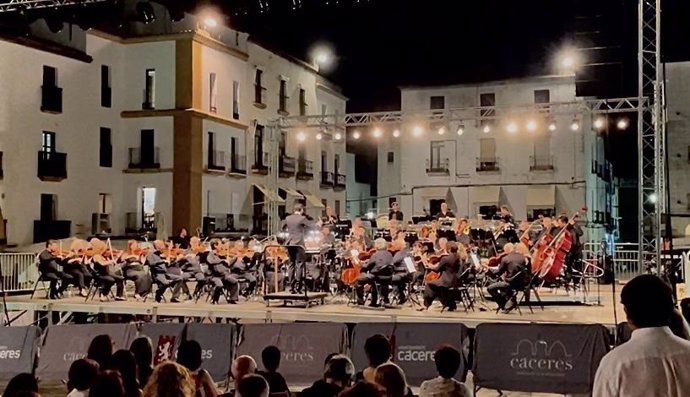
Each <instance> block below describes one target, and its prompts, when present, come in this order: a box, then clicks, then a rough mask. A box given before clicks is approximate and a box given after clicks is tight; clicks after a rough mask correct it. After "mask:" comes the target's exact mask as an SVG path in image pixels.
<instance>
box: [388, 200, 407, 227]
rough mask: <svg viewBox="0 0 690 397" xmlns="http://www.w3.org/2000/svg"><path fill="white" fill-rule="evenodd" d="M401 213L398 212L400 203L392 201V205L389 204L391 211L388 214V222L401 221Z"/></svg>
mask: <svg viewBox="0 0 690 397" xmlns="http://www.w3.org/2000/svg"><path fill="white" fill-rule="evenodd" d="M403 218H404V216H403V213H402V211H400V203H398V202H397V201H394V202H393V204H391V210H390V212H388V220H389V221H390V220H393V219H394V220H396V221H399V222H402V221H403Z"/></svg>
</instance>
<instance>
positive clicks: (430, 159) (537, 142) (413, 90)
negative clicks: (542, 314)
mask: <svg viewBox="0 0 690 397" xmlns="http://www.w3.org/2000/svg"><path fill="white" fill-rule="evenodd" d="M401 91H402V93H401V96H402V112H403V124H402V125H401V126H400V128H399V131H398V135H399V137H397V138H396V137H394V136H391V135H389V136H388V137H386V139H382V140H381V141H380V142H379V144H378V175H379V178H378V196H379V201H378V211H379V212H380V213H381V212H385V211H387V209H388V208H389V207H390V204H391V202H392V201H398V202H400V204H401V209H402V211H403V213H405V214H406V220H408V219H411V218H410V216H412V215H415V214H422V213H423V212H424V211H427V212H429V213H430V214H432V215H433V214H435V213H437V212H438V211H439V209H440V206H441V203H442V202H446V203H448V205H449V207H450V208H451V209H452V210H453V211H454V212H455V214H456V215H457V216H461V217H469V218H473V219H476V216H477V214H482V215H484V216H485V217H490V216H492V215H493V214H494V213H495V212H496V210H497V209H498V207H499V206H501V205H507V206H508V207H509V208H510V210H511V211H512V213H513V214H514V215H515V217H516V218H517V219H535V218H537V217H538V216H539V215H540V214H541V215H547V214H551V215H554V214H555V215H559V214H568V215H569V216H570V215H572V214H573V213H575V212H577V211H580V210H581V209H583V208H585V207H586V208H587V209H588V212H587V214H583V215H582V216H583V219H584V220H585V221H586V222H587V225H588V226H589V228H588V229H589V230H591V231H594V230H598V232H595V233H592V238H594V239H598V238H600V237H599V236H598V235H597V234H601V233H603V232H604V224H605V223H606V219H607V216H608V217H611V213H612V211H613V210H612V204H611V200H610V198H609V200H608V202H609V204H608V207H607V199H606V197H607V194H612V186H613V185H612V182H613V180H612V178H611V167H610V165H609V164H608V163H607V162H606V161H605V159H604V151H603V141H602V138H601V137H600V136H598V134H596V133H595V132H594V131H593V128H592V115H590V114H587V113H586V112H584V113H582V114H562V113H561V114H559V113H557V112H552V110H553V109H551V108H550V106H549V105H548V104H556V103H574V102H576V101H577V98H576V96H575V81H574V78H573V77H572V76H558V77H538V78H526V79H518V80H508V81H498V82H488V83H482V84H474V85H457V86H445V87H407V88H402V89H401ZM553 106H554V109H555V106H556V105H553ZM529 107H534V109H535V110H534V111H530V112H526V111H524V110H521V111H520V112H516V113H515V114H512V111H511V109H513V108H514V109H524V108H529ZM449 109H466V112H467V120H460V121H455V122H452V123H450V124H449V123H447V122H443V121H441V122H439V123H436V124H434V123H433V122H428V119H426V118H425V120H424V121H422V122H420V121H418V120H415V116H414V115H415V114H418V113H420V112H426V113H427V114H429V113H430V114H432V115H438V116H439V117H440V118H439V120H442V116H443V114H444V113H445V112H446V111H448V110H449ZM573 124H576V126H574V125H573ZM575 127H577V128H575ZM607 192H608V193H607ZM607 208H608V210H607ZM607 211H608V212H607ZM607 213H608V215H607ZM600 232H601V233H600ZM595 235H597V236H595Z"/></svg>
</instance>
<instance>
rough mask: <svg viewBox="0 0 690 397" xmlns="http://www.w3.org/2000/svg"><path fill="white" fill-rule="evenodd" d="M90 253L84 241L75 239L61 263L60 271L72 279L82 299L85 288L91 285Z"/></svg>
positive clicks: (85, 293)
mask: <svg viewBox="0 0 690 397" xmlns="http://www.w3.org/2000/svg"><path fill="white" fill-rule="evenodd" d="M90 251H91V250H89V248H88V243H87V242H86V241H85V240H81V239H75V240H74V241H72V245H71V246H70V252H71V254H70V256H69V257H67V258H66V259H65V260H64V261H63V262H62V271H63V272H64V273H66V274H69V275H70V276H72V277H73V278H74V285H75V286H76V287H79V295H80V296H83V297H86V295H87V290H86V286H87V285H89V284H91V276H92V275H91V271H90V270H89V268H88V262H89V261H90V258H89V257H88V256H89V255H90V254H91V252H90Z"/></svg>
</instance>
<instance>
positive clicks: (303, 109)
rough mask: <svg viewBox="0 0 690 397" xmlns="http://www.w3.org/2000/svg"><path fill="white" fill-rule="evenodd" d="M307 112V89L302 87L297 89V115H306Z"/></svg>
mask: <svg viewBox="0 0 690 397" xmlns="http://www.w3.org/2000/svg"><path fill="white" fill-rule="evenodd" d="M306 114H307V91H306V90H305V89H304V88H300V89H299V115H300V116H306Z"/></svg>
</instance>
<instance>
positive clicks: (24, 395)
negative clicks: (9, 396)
mask: <svg viewBox="0 0 690 397" xmlns="http://www.w3.org/2000/svg"><path fill="white" fill-rule="evenodd" d="M14 397H41V395H40V394H38V393H36V392H33V391H20V392H17V393H14Z"/></svg>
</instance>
